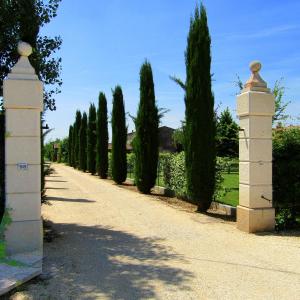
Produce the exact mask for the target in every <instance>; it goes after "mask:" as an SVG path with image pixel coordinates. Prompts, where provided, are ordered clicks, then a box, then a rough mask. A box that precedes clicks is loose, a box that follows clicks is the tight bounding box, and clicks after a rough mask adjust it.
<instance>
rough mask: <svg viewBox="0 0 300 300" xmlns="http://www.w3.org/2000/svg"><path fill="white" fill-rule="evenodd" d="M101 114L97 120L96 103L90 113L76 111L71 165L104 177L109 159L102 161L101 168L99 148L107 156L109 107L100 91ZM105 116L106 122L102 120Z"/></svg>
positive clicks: (71, 134)
mask: <svg viewBox="0 0 300 300" xmlns="http://www.w3.org/2000/svg"><path fill="white" fill-rule="evenodd" d="M100 109H101V113H100ZM102 111H103V112H102ZM99 115H100V119H99V117H98V120H97V112H96V107H95V105H94V104H91V105H90V107H89V114H88V115H87V114H86V112H84V113H83V114H81V112H80V111H76V117H75V122H74V124H73V125H71V126H70V127H69V138H68V152H69V165H70V166H72V167H74V168H77V169H79V170H82V171H84V172H85V171H89V172H90V173H92V174H95V173H96V171H98V173H99V174H101V175H100V176H101V177H102V178H106V177H107V169H108V167H107V159H106V164H105V163H104V164H103V163H102V166H101V170H100V165H99V164H98V161H100V159H98V156H99V154H98V152H99V151H98V149H101V150H100V153H101V156H102V157H104V156H105V153H106V157H107V143H108V129H107V108H106V99H105V95H104V94H103V93H100V96H99V108H98V116H99ZM102 116H103V117H102ZM103 118H104V122H103V121H102V119H103ZM99 137H100V138H101V139H100V138H99ZM105 137H106V138H105ZM96 145H97V149H96ZM102 149H103V150H102ZM96 150H97V151H96ZM103 151H104V152H103ZM105 151H106V152H105ZM97 154H98V155H97ZM96 161H97V164H96ZM101 161H102V160H101ZM98 166H99V167H98Z"/></svg>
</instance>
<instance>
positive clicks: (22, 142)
mask: <svg viewBox="0 0 300 300" xmlns="http://www.w3.org/2000/svg"><path fill="white" fill-rule="evenodd" d="M5 147H6V148H5V155H6V164H7V165H16V164H17V163H19V162H25V163H27V164H29V165H40V164H41V139H40V137H8V138H6V142H5Z"/></svg>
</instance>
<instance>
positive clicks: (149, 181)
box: [69, 61, 159, 193]
mask: <svg viewBox="0 0 300 300" xmlns="http://www.w3.org/2000/svg"><path fill="white" fill-rule="evenodd" d="M134 122H135V127H136V136H135V138H134V142H133V149H134V153H135V155H136V166H135V182H136V185H137V187H138V189H139V191H141V192H142V193H150V190H151V188H152V187H153V186H154V185H155V181H156V175H157V165H158V126H159V113H158V108H157V106H156V101H155V92H154V82H153V74H152V68H151V65H150V63H149V62H148V61H146V62H145V63H144V64H143V65H142V67H141V70H140V103H139V107H138V112H137V117H136V118H134ZM111 125H112V152H111V174H112V179H113V180H114V181H115V182H116V183H117V184H122V183H123V182H124V181H125V180H126V178H127V157H126V144H127V126H126V114H125V107H124V99H123V92H122V88H121V87H120V86H119V85H118V86H116V87H115V89H114V90H113V108H112V116H111ZM69 165H70V166H73V167H74V168H78V169H80V170H82V171H88V172H90V173H92V174H95V173H98V175H99V176H100V177H101V178H104V179H105V178H107V176H108V118H107V101H106V97H105V94H104V93H102V92H101V93H100V94H99V104H98V110H97V112H96V108H95V105H94V104H91V105H90V108H89V114H88V116H87V114H86V113H83V114H81V112H80V111H77V112H76V116H75V122H74V124H73V125H71V126H70V128H69Z"/></svg>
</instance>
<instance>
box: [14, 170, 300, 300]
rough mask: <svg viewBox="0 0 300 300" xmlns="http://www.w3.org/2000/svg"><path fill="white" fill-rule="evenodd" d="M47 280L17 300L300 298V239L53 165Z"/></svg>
mask: <svg viewBox="0 0 300 300" xmlns="http://www.w3.org/2000/svg"><path fill="white" fill-rule="evenodd" d="M53 167H54V169H55V174H53V175H51V176H50V177H48V180H47V187H48V191H47V195H48V199H49V203H50V205H43V216H44V218H45V219H47V220H48V221H49V222H48V223H49V224H50V225H51V226H52V227H53V229H54V230H55V232H56V233H57V237H56V238H54V240H53V241H52V242H50V243H45V249H44V253H45V260H44V275H43V276H42V279H40V280H35V281H33V282H31V283H30V284H28V285H26V286H25V287H24V288H23V289H24V290H20V291H18V292H15V293H14V294H12V295H11V296H10V299H64V300H65V299H130V300H133V299H172V300H175V299H300V237H299V236H300V235H299V233H290V234H289V235H279V234H276V233H274V234H260V235H254V234H246V233H243V232H240V231H238V230H237V229H236V227H235V223H234V222H227V221H224V220H222V219H217V218H212V217H210V216H207V215H201V214H197V213H189V212H187V211H183V210H180V209H176V208H174V207H170V206H168V205H166V204H165V203H163V202H162V201H161V200H159V199H157V198H156V197H154V196H145V195H142V194H139V193H136V192H134V191H131V190H128V189H125V188H121V187H118V186H116V185H114V184H112V182H111V181H107V180H100V179H98V178H97V177H96V176H91V175H89V174H84V173H82V172H79V171H76V170H74V169H72V168H70V167H67V166H64V165H58V164H55V165H53Z"/></svg>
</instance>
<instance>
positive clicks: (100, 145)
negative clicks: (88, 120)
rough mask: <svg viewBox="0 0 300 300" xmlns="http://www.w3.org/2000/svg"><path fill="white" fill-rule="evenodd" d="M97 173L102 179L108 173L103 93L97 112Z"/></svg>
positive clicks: (105, 110) (105, 107)
mask: <svg viewBox="0 0 300 300" xmlns="http://www.w3.org/2000/svg"><path fill="white" fill-rule="evenodd" d="M97 172H98V174H99V176H100V177H101V178H103V179H105V178H107V172H108V126H107V102H106V97H105V95H104V94H103V93H100V95H99V107H98V111H97Z"/></svg>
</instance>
